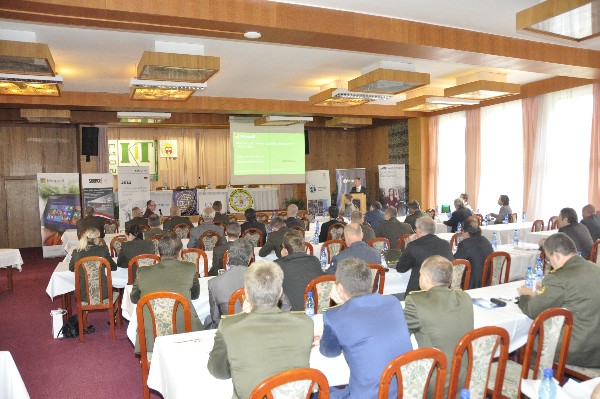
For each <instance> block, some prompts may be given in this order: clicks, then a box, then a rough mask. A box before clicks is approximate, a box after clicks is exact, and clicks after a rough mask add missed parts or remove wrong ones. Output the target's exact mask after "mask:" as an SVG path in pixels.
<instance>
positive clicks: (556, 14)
mask: <svg viewBox="0 0 600 399" xmlns="http://www.w3.org/2000/svg"><path fill="white" fill-rule="evenodd" d="M599 13H600V1H598V0H569V1H566V0H546V1H542V2H540V3H539V4H536V5H534V6H533V7H529V8H527V9H525V10H523V11H520V12H518V13H517V16H516V21H517V30H527V31H530V32H534V33H539V34H542V35H549V36H556V37H560V38H563V39H567V40H573V41H577V42H580V41H583V40H588V39H591V38H593V37H596V36H598V35H600V24H599V23H598V18H599Z"/></svg>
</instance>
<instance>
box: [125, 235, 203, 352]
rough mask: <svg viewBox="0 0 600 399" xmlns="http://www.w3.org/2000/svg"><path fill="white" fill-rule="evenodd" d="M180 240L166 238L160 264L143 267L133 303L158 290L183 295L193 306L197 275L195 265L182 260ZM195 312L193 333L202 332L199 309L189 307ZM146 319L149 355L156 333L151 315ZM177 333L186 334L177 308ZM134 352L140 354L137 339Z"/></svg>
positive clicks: (197, 293) (160, 243)
mask: <svg viewBox="0 0 600 399" xmlns="http://www.w3.org/2000/svg"><path fill="white" fill-rule="evenodd" d="M182 247H183V245H182V244H181V240H180V239H179V238H178V237H177V236H176V235H174V234H172V233H171V234H169V235H165V236H164V237H162V238H161V239H160V240H159V241H158V253H159V254H160V262H159V263H157V264H155V265H154V266H152V267H140V268H139V269H138V271H137V278H136V279H135V282H134V283H133V289H132V290H131V295H130V298H131V302H132V303H138V301H139V300H140V298H141V297H143V296H144V295H146V294H151V293H153V292H157V291H173V292H177V293H179V294H181V295H183V296H184V297H185V298H186V299H187V300H188V301H189V302H190V303H191V301H192V299H198V297H199V296H200V283H199V281H198V274H197V273H196V265H194V264H193V263H190V262H182V261H181V249H182ZM190 311H191V312H192V331H200V330H202V323H201V322H200V319H198V315H197V314H196V309H195V308H194V307H193V306H190ZM147 316H148V317H144V328H145V329H146V343H147V345H148V346H147V348H148V352H152V349H153V348H154V334H153V332H152V331H153V328H152V320H151V318H150V315H149V314H148V315H147ZM177 330H178V331H185V324H184V320H183V309H181V307H180V308H179V309H177ZM135 351H136V353H139V351H140V349H139V342H138V340H137V338H136V343H135Z"/></svg>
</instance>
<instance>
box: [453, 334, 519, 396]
mask: <svg viewBox="0 0 600 399" xmlns="http://www.w3.org/2000/svg"><path fill="white" fill-rule="evenodd" d="M508 345H509V337H508V332H507V331H506V330H505V329H504V328H501V327H482V328H478V329H476V330H473V331H470V332H468V333H466V334H465V335H464V336H463V337H462V338H461V339H460V341H458V344H457V345H456V349H455V350H454V356H453V361H452V370H451V372H450V385H449V386H448V397H449V398H455V397H456V394H457V392H458V391H460V389H461V388H463V387H459V386H458V385H459V377H460V369H461V365H462V362H463V355H464V354H465V352H468V353H469V354H468V356H465V358H464V359H465V360H466V361H467V373H466V381H465V386H464V388H467V389H469V390H470V391H471V398H472V399H484V398H485V397H486V389H487V386H488V379H489V378H490V375H489V370H490V367H491V363H492V361H493V360H494V355H495V354H496V351H497V350H498V349H499V350H500V357H499V359H498V363H497V372H496V380H495V382H494V390H493V392H492V399H497V398H500V392H501V391H502V382H503V380H504V370H505V369H506V361H507V360H508Z"/></svg>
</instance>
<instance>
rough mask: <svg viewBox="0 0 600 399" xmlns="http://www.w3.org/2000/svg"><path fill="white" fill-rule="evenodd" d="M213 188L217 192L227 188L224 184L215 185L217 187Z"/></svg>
mask: <svg viewBox="0 0 600 399" xmlns="http://www.w3.org/2000/svg"><path fill="white" fill-rule="evenodd" d="M215 188H216V189H217V190H223V189H224V188H227V185H226V184H217V185H216V186H215Z"/></svg>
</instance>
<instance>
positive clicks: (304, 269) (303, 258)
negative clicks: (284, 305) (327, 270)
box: [275, 252, 323, 310]
mask: <svg viewBox="0 0 600 399" xmlns="http://www.w3.org/2000/svg"><path fill="white" fill-rule="evenodd" d="M275 263H277V264H278V265H279V266H281V269H282V270H283V292H285V295H286V296H287V297H288V298H289V300H290V302H291V303H292V310H304V289H305V288H306V286H307V285H308V283H309V282H310V281H311V280H312V279H315V278H317V277H319V276H322V275H323V270H322V269H321V262H319V259H318V258H317V257H316V256H312V255H308V254H306V253H304V252H297V253H295V254H289V255H288V256H284V257H283V258H280V259H277V260H276V261H275Z"/></svg>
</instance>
